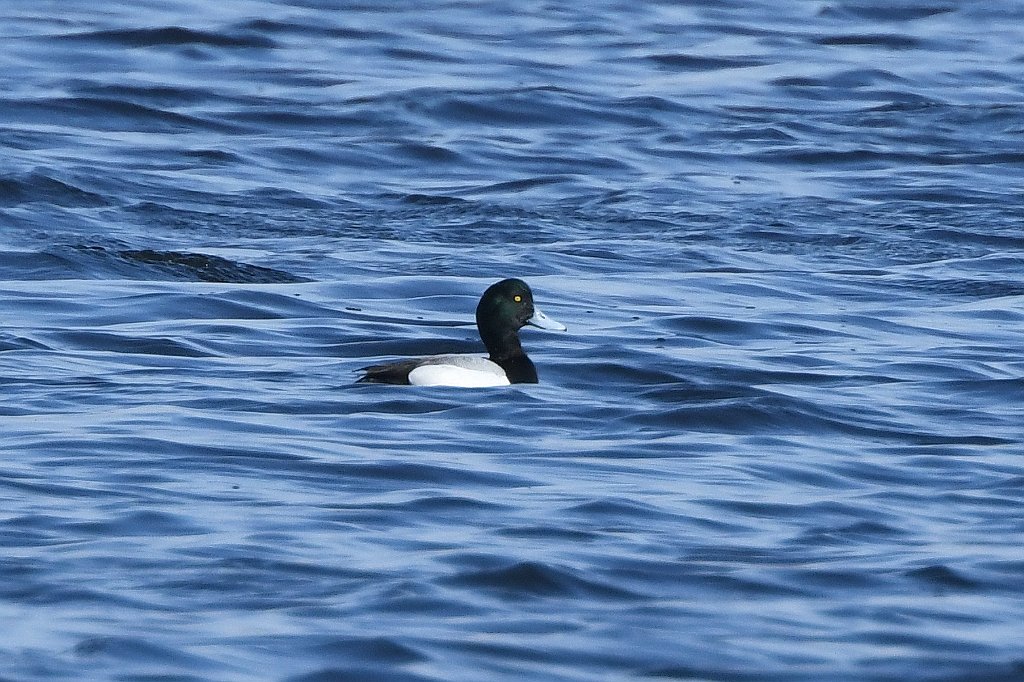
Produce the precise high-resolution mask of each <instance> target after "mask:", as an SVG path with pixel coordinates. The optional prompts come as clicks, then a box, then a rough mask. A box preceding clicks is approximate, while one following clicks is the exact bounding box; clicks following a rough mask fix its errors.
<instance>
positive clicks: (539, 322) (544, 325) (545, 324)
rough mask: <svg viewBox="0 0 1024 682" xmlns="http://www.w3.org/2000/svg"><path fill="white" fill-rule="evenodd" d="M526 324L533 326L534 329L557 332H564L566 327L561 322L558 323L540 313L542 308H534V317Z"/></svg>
mask: <svg viewBox="0 0 1024 682" xmlns="http://www.w3.org/2000/svg"><path fill="white" fill-rule="evenodd" d="M526 324H529V325H533V326H534V327H540V328H541V329H551V330H553V331H556V332H564V331H565V325H564V324H562V323H561V322H556V321H555V320H552V319H551V318H550V317H548V316H547V315H545V314H544V313H542V312H541V311H540V308H537V307H534V309H533V317H531V318H530V319H528V320H527V321H526Z"/></svg>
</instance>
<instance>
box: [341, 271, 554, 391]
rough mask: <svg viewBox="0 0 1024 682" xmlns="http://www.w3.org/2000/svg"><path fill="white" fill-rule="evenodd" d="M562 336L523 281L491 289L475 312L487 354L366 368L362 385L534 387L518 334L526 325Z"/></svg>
mask: <svg viewBox="0 0 1024 682" xmlns="http://www.w3.org/2000/svg"><path fill="white" fill-rule="evenodd" d="M528 324H529V325H532V326H534V327H540V328H541V329H555V330H558V331H565V325H562V324H559V323H558V322H555V321H554V320H552V319H551V318H550V317H548V316H547V315H545V314H544V313H542V312H541V311H540V310H539V309H538V308H537V307H536V306H535V305H534V304H533V292H532V291H530V287H529V286H527V284H526V282H524V281H523V280H521V279H503V280H501V281H500V282H498V283H496V284H492V285H491V286H490V287H489V288H488V289H487V291H485V292H484V295H483V296H481V297H480V303H479V305H477V307H476V327H477V329H478V330H479V331H480V338H481V339H482V340H483V342H484V346H486V347H487V351H488V353H490V355H489V356H488V357H486V358H484V357H479V356H473V355H435V356H432V357H428V358H417V359H414V360H401V361H399V362H391V363H387V364H383V365H372V366H370V367H364V368H363V371H364V372H365V374H364V375H363V376H362V377H361V378H360V379H359V382H361V383H374V384H412V385H414V386H464V387H473V388H476V387H484V386H507V385H509V384H535V383H537V368H536V367H534V366H533V362H532V361H531V360H530V358H528V357H527V356H526V353H524V352H523V347H522V345H521V344H520V343H519V330H520V329H522V328H523V327H524V326H525V325H528Z"/></svg>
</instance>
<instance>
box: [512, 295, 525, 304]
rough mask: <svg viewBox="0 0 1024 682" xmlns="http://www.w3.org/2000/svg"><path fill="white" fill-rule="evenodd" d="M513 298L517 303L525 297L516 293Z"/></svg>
mask: <svg viewBox="0 0 1024 682" xmlns="http://www.w3.org/2000/svg"><path fill="white" fill-rule="evenodd" d="M512 300H513V301H515V302H516V303H522V302H523V297H522V296H520V295H519V294H516V295H515V296H513V297H512Z"/></svg>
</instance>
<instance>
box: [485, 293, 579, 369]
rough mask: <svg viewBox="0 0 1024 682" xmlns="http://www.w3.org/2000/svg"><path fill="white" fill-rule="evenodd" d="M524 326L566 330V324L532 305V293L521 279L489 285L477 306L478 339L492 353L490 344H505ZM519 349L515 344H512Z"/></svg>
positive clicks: (492, 348) (492, 349)
mask: <svg viewBox="0 0 1024 682" xmlns="http://www.w3.org/2000/svg"><path fill="white" fill-rule="evenodd" d="M526 325H531V326H534V327H540V328H541V329H554V330H558V331H565V325H563V324H561V323H559V322H556V321H554V320H552V319H551V318H550V317H548V316H547V315H545V314H544V313H542V312H541V311H540V309H538V308H537V306H535V305H534V303H533V292H532V291H530V287H529V286H528V285H527V284H526V282H524V281H523V280H521V279H515V278H511V279H503V280H501V281H500V282H497V283H495V284H492V285H491V286H490V287H488V289H487V291H485V292H484V295H483V296H482V297H481V298H480V304H479V305H477V307H476V326H477V328H478V329H479V330H480V337H481V338H482V339H483V341H484V344H485V345H486V346H487V348H488V350H490V351H491V352H492V353H494V352H495V348H494V347H492V344H498V346H500V345H506V344H508V343H509V337H510V336H511V337H512V338H515V337H517V336H518V334H517V332H518V331H519V330H520V329H522V328H523V327H524V326H526ZM515 345H516V346H518V341H517V342H516V343H515Z"/></svg>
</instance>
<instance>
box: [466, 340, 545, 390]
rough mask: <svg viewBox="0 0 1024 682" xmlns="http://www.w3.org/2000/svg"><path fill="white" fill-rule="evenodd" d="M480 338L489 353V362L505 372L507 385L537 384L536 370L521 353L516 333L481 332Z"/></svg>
mask: <svg viewBox="0 0 1024 682" xmlns="http://www.w3.org/2000/svg"><path fill="white" fill-rule="evenodd" d="M480 338H481V339H482V340H483V342H484V345H485V346H486V347H487V352H488V353H490V360H491V362H493V363H495V364H496V365H499V366H500V367H501V368H502V369H503V370H505V374H506V376H508V380H509V383H512V384H535V383H537V368H536V367H534V366H533V362H532V361H531V360H530V358H528V357H526V353H524V352H523V346H522V344H521V343H520V342H519V334H518V333H517V332H515V331H508V332H504V333H493V332H492V333H488V332H485V331H483V330H481V331H480Z"/></svg>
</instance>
